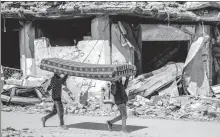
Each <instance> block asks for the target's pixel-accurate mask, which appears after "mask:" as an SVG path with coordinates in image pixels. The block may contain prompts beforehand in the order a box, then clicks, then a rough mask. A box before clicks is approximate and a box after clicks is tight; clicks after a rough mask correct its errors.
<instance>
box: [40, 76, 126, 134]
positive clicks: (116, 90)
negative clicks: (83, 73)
mask: <svg viewBox="0 0 220 137" xmlns="http://www.w3.org/2000/svg"><path fill="white" fill-rule="evenodd" d="M61 75H62V74H61ZM61 75H60V74H57V73H54V75H53V77H52V79H51V83H50V85H49V87H48V88H47V90H48V91H49V90H52V99H53V101H54V105H53V110H52V112H51V113H49V114H48V115H46V116H45V117H42V123H43V127H45V123H46V121H47V120H48V119H49V118H51V117H53V116H54V115H56V114H57V113H58V115H59V119H60V126H61V128H62V129H67V127H66V126H65V125H64V120H63V115H64V109H63V104H62V101H61V95H62V94H61V92H62V85H65V82H66V80H67V78H68V76H67V75H65V76H61ZM128 82H129V76H127V77H124V76H123V77H120V79H119V80H117V81H111V94H112V95H113V96H114V100H115V104H116V105H117V106H118V110H119V111H120V116H117V117H116V118H114V119H112V120H109V121H107V126H108V129H109V130H110V131H111V130H112V124H113V123H115V122H117V121H119V120H122V131H123V132H127V130H126V120H127V109H126V103H127V101H128V96H127V94H126V92H125V89H126V88H127V85H128Z"/></svg>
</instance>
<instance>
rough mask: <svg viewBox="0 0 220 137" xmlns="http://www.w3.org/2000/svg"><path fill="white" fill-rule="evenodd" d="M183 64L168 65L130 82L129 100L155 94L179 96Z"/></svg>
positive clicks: (127, 90)
mask: <svg viewBox="0 0 220 137" xmlns="http://www.w3.org/2000/svg"><path fill="white" fill-rule="evenodd" d="M183 66H184V64H183V63H172V64H171V63H168V64H167V65H165V66H164V67H162V68H160V69H158V70H155V71H152V72H150V73H146V74H143V75H140V76H138V77H137V78H135V79H133V80H132V81H130V82H129V84H128V88H127V89H126V92H127V93H128V96H129V99H133V98H135V96H136V95H140V96H143V97H151V96H153V95H155V94H158V93H160V95H170V96H172V97H174V96H179V92H178V87H179V86H178V87H177V84H178V83H177V82H176V80H178V78H180V77H181V75H182V70H183Z"/></svg>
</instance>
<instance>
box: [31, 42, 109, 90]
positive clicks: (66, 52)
mask: <svg viewBox="0 0 220 137" xmlns="http://www.w3.org/2000/svg"><path fill="white" fill-rule="evenodd" d="M34 44H35V60H36V62H35V63H36V66H37V75H38V76H47V77H50V76H51V75H53V74H52V73H50V72H47V71H44V70H41V69H40V68H39V65H40V61H41V60H42V59H43V58H62V59H66V60H72V61H77V62H84V63H91V64H105V63H106V61H105V51H104V46H108V41H105V40H99V41H98V42H97V40H86V41H80V42H79V43H78V45H77V46H66V47H50V46H49V43H48V40H47V39H46V38H40V39H35V42H34ZM104 86H106V82H105V81H99V80H90V79H86V78H80V77H70V78H69V79H68V80H67V87H68V89H69V90H71V91H72V92H74V93H77V94H79V93H81V92H86V91H87V90H88V92H99V93H100V94H101V89H102V88H103V87H104Z"/></svg>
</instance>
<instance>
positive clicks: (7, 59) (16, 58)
mask: <svg viewBox="0 0 220 137" xmlns="http://www.w3.org/2000/svg"><path fill="white" fill-rule="evenodd" d="M1 34H2V35H1V65H2V66H5V67H11V68H16V69H20V68H21V66H20V48H19V31H13V30H7V31H6V32H4V31H1Z"/></svg>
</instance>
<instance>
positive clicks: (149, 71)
mask: <svg viewBox="0 0 220 137" xmlns="http://www.w3.org/2000/svg"><path fill="white" fill-rule="evenodd" d="M3 4H5V5H3V6H4V8H3V12H2V13H1V14H2V21H3V22H4V23H2V39H4V40H3V41H2V54H1V55H2V66H3V67H4V68H5V69H4V70H5V73H6V70H9V69H6V68H7V67H9V68H13V69H10V71H12V70H13V72H14V71H15V70H16V69H20V70H21V71H22V75H23V77H27V76H29V77H31V76H34V77H40V78H42V77H43V78H44V79H42V81H45V79H46V78H48V76H50V75H51V73H49V72H46V71H43V70H41V69H40V67H39V65H40V62H41V60H42V59H43V58H62V59H65V60H71V61H77V62H84V63H91V64H123V63H130V64H134V65H135V66H136V68H137V75H136V76H135V77H134V79H133V80H131V81H130V83H129V87H128V89H127V92H128V95H129V96H130V98H131V99H132V98H135V97H136V96H137V95H141V96H143V97H146V98H151V97H152V96H155V95H161V96H162V95H170V96H172V97H176V96H180V95H186V94H187V95H194V96H198V95H199V96H205V97H211V96H213V91H212V90H211V88H210V87H211V86H212V85H216V84H217V81H216V80H215V79H216V72H218V70H219V68H218V67H219V66H218V65H216V64H218V63H217V62H218V54H217V53H218V49H217V48H214V49H216V50H215V54H214V55H215V56H213V51H212V49H213V47H214V46H216V45H218V43H217V42H218V41H217V38H218V35H219V34H218V33H217V32H216V30H218V22H219V18H218V12H219V10H220V9H218V8H215V7H213V6H212V5H207V6H205V7H204V6H203V7H202V8H190V6H189V5H188V6H189V7H188V8H187V4H185V5H184V4H183V5H181V4H177V3H173V5H172V4H170V5H169V4H168V5H163V4H158V3H150V4H149V3H144V2H140V3H138V2H137V3H120V4H118V6H116V5H117V4H115V3H111V2H110V3H109V4H107V3H102V4H101V6H100V7H101V8H98V7H97V6H96V4H97V3H96V4H95V3H94V5H92V4H91V5H88V3H86V2H85V3H83V2H81V3H80V2H79V3H78V5H77V3H72V2H66V3H59V2H58V3H56V2H55V3H50V5H51V6H50V7H44V3H43V2H42V3H40V4H41V8H40V7H38V6H39V5H37V6H36V3H35V2H34V3H25V2H24V3H23V5H22V4H21V5H16V3H7V2H5V3H3ZM31 4H33V5H34V4H35V9H32V10H30V9H28V8H27V7H28V6H29V7H30V6H33V5H31ZM111 4H113V5H112V6H111ZM15 5H16V6H17V7H18V8H17V12H15V11H11V10H10V8H9V7H11V6H15ZM82 5H83V6H82ZM162 5H163V6H165V7H161V6H162ZM33 7H34V6H33ZM15 9H16V8H15ZM21 9H22V10H21ZM164 9H166V10H164ZM183 9H185V10H183ZM182 10H183V11H182ZM15 24H16V25H15ZM13 27H15V28H13ZM10 39H13V40H11V41H9V40H10ZM216 47H217V46H216ZM11 49H15V50H13V51H12V50H11ZM216 51H217V52H216ZM15 52H16V53H15ZM10 55H13V57H11V58H10ZM15 72H17V71H15ZM19 73H20V72H19ZM10 76H11V75H10ZM25 80H26V79H25ZM25 80H24V79H23V80H22V81H25ZM23 83H25V82H23ZM26 83H27V82H26ZM42 83H43V82H42ZM106 83H107V82H106V81H98V80H90V79H85V78H79V77H71V78H69V79H68V81H67V87H68V89H69V90H70V91H71V92H74V94H75V96H80V95H79V94H81V97H80V99H79V100H84V99H83V98H85V100H87V97H88V94H89V93H93V94H100V93H102V92H101V91H102V90H103V89H104V90H106V91H108V88H107V86H106V85H107V84H106ZM218 84H219V83H218ZM23 85H24V84H23ZM25 86H28V84H26V85H25ZM38 86H40V85H38ZM88 91H90V92H89V93H88ZM171 91H172V92H171ZM106 96H109V95H106Z"/></svg>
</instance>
